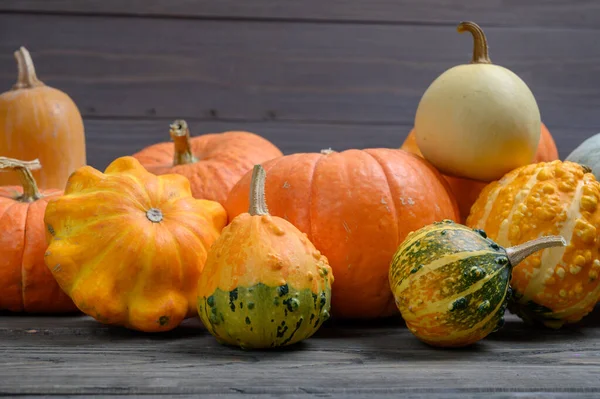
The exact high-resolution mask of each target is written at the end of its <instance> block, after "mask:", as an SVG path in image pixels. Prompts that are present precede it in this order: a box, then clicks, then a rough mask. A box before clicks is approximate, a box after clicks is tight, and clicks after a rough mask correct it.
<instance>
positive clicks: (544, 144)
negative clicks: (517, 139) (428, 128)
mask: <svg viewBox="0 0 600 399" xmlns="http://www.w3.org/2000/svg"><path fill="white" fill-rule="evenodd" d="M541 126H542V131H541V136H540V141H539V144H538V149H537V153H536V154H535V158H534V160H533V161H532V163H537V162H550V161H555V160H557V159H558V149H557V148H556V144H555V142H554V139H553V138H552V135H551V134H550V132H549V131H548V129H547V128H546V125H544V124H543V123H542V124H541ZM401 148H402V149H403V150H406V151H409V152H412V153H413V154H417V155H418V156H420V157H422V156H423V154H421V151H420V150H419V147H418V145H417V139H416V137H415V132H414V129H413V130H411V132H410V133H409V134H408V136H407V137H406V139H405V140H404V143H402V147H401ZM443 176H444V178H445V179H446V180H447V181H448V183H449V184H450V187H451V188H452V192H453V193H454V196H455V197H456V201H457V202H458V207H459V209H460V218H461V221H462V222H463V223H464V222H465V221H466V220H467V216H469V212H470V211H471V206H473V204H474V203H475V201H476V200H477V197H478V196H479V193H481V190H483V188H484V187H485V186H486V185H487V184H488V182H482V181H478V180H472V179H465V178H461V177H454V176H449V175H443Z"/></svg>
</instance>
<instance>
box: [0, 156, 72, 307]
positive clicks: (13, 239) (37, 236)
mask: <svg viewBox="0 0 600 399" xmlns="http://www.w3.org/2000/svg"><path fill="white" fill-rule="evenodd" d="M41 167H42V165H41V164H40V162H39V160H37V159H36V160H34V161H27V162H25V161H20V160H17V159H12V158H6V157H0V172H12V173H13V174H15V175H17V176H18V177H19V179H20V180H21V186H1V187H0V226H1V227H0V310H9V311H12V312H29V313H64V312H76V311H77V308H76V307H75V305H74V304H73V301H71V299H70V298H69V297H68V296H67V295H66V294H65V293H64V292H63V291H62V290H61V289H60V287H59V286H58V284H57V283H56V280H54V277H52V273H50V270H48V268H47V267H46V265H45V263H44V252H45V251H46V229H45V226H44V212H45V210H46V206H47V204H48V201H49V200H50V199H51V198H54V197H57V196H60V195H62V191H61V190H56V189H54V190H51V189H46V190H39V189H38V186H37V183H36V181H35V179H34V178H33V175H32V173H31V171H32V170H39V169H41ZM3 174H4V173H3ZM7 174H8V173H7Z"/></svg>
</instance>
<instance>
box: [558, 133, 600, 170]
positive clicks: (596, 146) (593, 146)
mask: <svg viewBox="0 0 600 399" xmlns="http://www.w3.org/2000/svg"><path fill="white" fill-rule="evenodd" d="M565 161H571V162H576V163H578V164H581V165H584V166H587V167H589V168H590V169H591V170H592V173H593V174H594V177H595V178H596V180H599V179H600V133H598V134H595V135H593V136H592V137H589V138H587V139H586V140H585V141H583V142H582V143H581V144H579V145H578V146H577V148H575V149H574V150H573V151H572V152H571V153H570V154H569V155H568V156H567V157H566V158H565Z"/></svg>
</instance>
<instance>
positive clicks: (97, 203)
mask: <svg viewBox="0 0 600 399" xmlns="http://www.w3.org/2000/svg"><path fill="white" fill-rule="evenodd" d="M226 222H227V214H226V213H225V209H224V208H223V207H222V206H221V205H220V204H219V203H217V202H213V201H207V200H199V199H195V198H193V197H192V193H191V190H190V184H189V181H188V180H187V179H186V178H185V177H183V176H181V175H163V176H155V175H153V174H151V173H149V172H147V171H146V170H145V169H144V168H143V166H142V165H140V163H139V162H138V161H136V160H135V159H134V158H132V157H122V158H119V159H117V160H115V161H113V162H112V163H111V164H110V165H109V166H108V168H106V170H105V172H104V173H102V172H100V171H98V170H96V169H94V168H92V167H89V166H84V167H82V168H79V169H78V170H77V171H75V172H74V173H73V174H72V175H71V177H70V178H69V181H68V183H67V188H66V190H65V194H64V196H61V197H58V198H53V199H51V200H50V202H49V204H48V207H47V209H46V214H45V223H46V230H47V238H48V242H49V246H48V249H47V252H46V254H45V261H46V265H47V266H48V267H49V268H50V270H51V271H52V274H53V275H54V277H55V279H56V281H57V282H58V284H59V285H60V286H61V288H62V289H63V290H64V291H65V292H66V293H67V294H68V295H69V296H70V297H71V299H73V302H74V303H75V304H76V305H77V307H78V308H79V309H80V310H81V311H83V312H84V313H86V314H88V315H89V316H92V317H94V318H95V319H96V320H98V321H100V322H102V323H106V324H114V325H120V326H125V327H127V328H131V329H136V330H141V331H146V332H155V331H167V330H171V329H173V328H175V327H176V326H177V325H179V324H180V323H181V321H182V320H183V319H184V318H186V317H191V316H194V315H196V314H197V313H196V289H197V282H198V278H199V276H200V273H201V271H202V268H203V267H204V262H205V260H206V255H207V252H208V249H209V248H210V246H211V245H212V243H213V242H214V241H215V240H216V239H217V237H218V236H219V234H220V232H221V230H222V229H223V227H224V226H225V224H226Z"/></svg>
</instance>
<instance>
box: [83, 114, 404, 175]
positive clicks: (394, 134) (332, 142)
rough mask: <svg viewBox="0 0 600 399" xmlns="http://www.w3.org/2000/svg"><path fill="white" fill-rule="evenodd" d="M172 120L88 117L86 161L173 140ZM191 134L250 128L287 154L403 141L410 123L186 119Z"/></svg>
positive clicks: (103, 160)
mask: <svg viewBox="0 0 600 399" xmlns="http://www.w3.org/2000/svg"><path fill="white" fill-rule="evenodd" d="M170 122H171V120H167V119H164V120H162V119H161V120H140V121H131V120H104V119H101V120H95V119H91V120H86V121H85V129H86V142H87V151H88V163H89V164H90V165H92V166H94V167H96V168H102V169H103V168H105V167H106V166H107V165H108V163H110V162H111V161H112V160H113V159H115V158H117V157H119V156H124V155H131V154H133V153H134V152H137V151H139V150H141V149H142V148H143V147H145V146H148V145H151V144H154V143H157V142H162V141H169V140H170V139H169V133H168V126H169V123H170ZM188 123H189V125H190V129H191V133H192V136H197V135H201V134H205V133H213V132H223V131H226V130H246V131H251V132H253V133H256V134H259V135H261V136H263V137H265V138H266V139H268V140H270V141H271V142H272V143H274V144H275V145H276V146H278V147H279V148H280V149H281V151H282V152H283V153H284V154H291V153H296V152H319V151H320V150H322V149H326V148H332V149H334V150H336V151H343V150H346V149H349V148H369V147H400V146H401V145H402V142H403V141H404V138H405V137H406V136H407V134H408V132H409V131H410V126H402V125H384V126H364V125H327V124H302V123H291V122H244V121H240V122H231V121H229V122H227V121H206V120H205V121H202V120H188Z"/></svg>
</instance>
